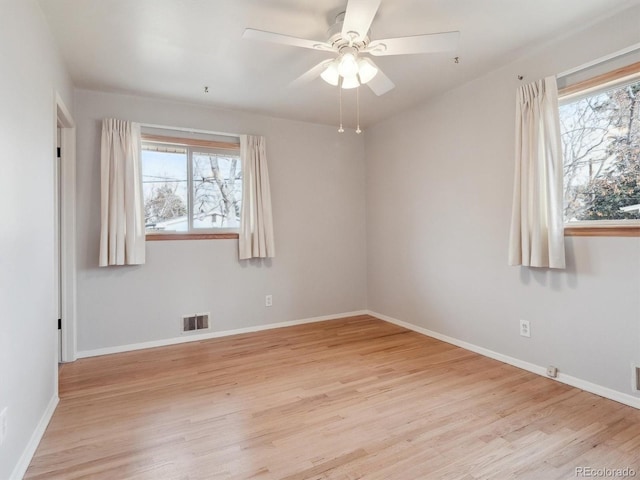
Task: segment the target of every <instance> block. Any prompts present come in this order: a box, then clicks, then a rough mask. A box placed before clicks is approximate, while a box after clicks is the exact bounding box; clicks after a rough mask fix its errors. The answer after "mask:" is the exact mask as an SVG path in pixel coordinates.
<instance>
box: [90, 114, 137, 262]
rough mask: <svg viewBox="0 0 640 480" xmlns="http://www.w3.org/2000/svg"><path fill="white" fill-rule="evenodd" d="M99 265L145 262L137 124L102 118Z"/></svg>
mask: <svg viewBox="0 0 640 480" xmlns="http://www.w3.org/2000/svg"><path fill="white" fill-rule="evenodd" d="M101 195H102V196H101V207H102V210H101V232H100V260H99V265H100V266H101V267H105V266H107V265H139V264H143V263H144V262H145V228H144V205H143V203H144V199H143V193H142V169H141V164H140V125H139V124H137V123H131V122H126V121H123V120H116V119H113V118H106V119H104V120H103V121H102V148H101Z"/></svg>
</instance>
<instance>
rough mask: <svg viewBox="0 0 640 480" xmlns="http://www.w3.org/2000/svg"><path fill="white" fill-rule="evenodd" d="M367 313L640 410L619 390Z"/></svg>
mask: <svg viewBox="0 0 640 480" xmlns="http://www.w3.org/2000/svg"><path fill="white" fill-rule="evenodd" d="M367 313H368V314H369V315H371V316H372V317H376V318H379V319H380V320H384V321H385V322H389V323H393V324H394V325H398V326H400V327H404V328H406V329H408V330H412V331H414V332H417V333H421V334H422V335H426V336H428V337H432V338H435V339H437V340H442V341H443V342H446V343H450V344H452V345H455V346H457V347H461V348H464V349H465V350H470V351H472V352H475V353H479V354H480V355H484V356H485V357H489V358H493V359H494V360H498V361H500V362H503V363H508V364H509V365H513V366H514V367H518V368H522V369H523V370H527V371H529V372H532V373H536V374H538V375H541V376H543V377H545V378H548V379H550V380H556V381H558V382H561V383H565V384H567V385H570V386H572V387H576V388H579V389H581V390H584V391H586V392H590V393H595V394H596V395H600V396H601V397H604V398H608V399H610V400H615V401H616V402H620V403H623V404H625V405H629V406H630V407H634V408H638V409H640V398H639V397H634V396H633V395H629V394H626V393H622V392H619V391H617V390H613V389H611V388H607V387H603V386H602V385H598V384H595V383H591V382H588V381H587V380H583V379H581V378H576V377H573V376H571V375H567V374H566V373H558V377H557V378H551V377H548V376H547V369H546V368H545V367H542V366H540V365H536V364H534V363H529V362H525V361H524V360H520V359H518V358H514V357H510V356H508V355H503V354H502V353H498V352H494V351H493V350H489V349H487V348H484V347H479V346H477V345H474V344H472V343H468V342H464V341H462V340H458V339H457V338H453V337H449V336H447V335H443V334H441V333H438V332H434V331H432V330H427V329H426V328H422V327H418V326H417V325H413V324H411V323H407V322H403V321H402V320H398V319H396V318H393V317H389V316H387V315H383V314H381V313H377V312H372V311H370V310H369V311H367Z"/></svg>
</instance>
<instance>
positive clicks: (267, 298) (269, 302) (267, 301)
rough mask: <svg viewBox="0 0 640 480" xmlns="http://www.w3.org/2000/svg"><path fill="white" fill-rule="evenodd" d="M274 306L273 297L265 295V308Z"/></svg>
mask: <svg viewBox="0 0 640 480" xmlns="http://www.w3.org/2000/svg"><path fill="white" fill-rule="evenodd" d="M272 305H273V295H265V297H264V306H265V307H270V306H272Z"/></svg>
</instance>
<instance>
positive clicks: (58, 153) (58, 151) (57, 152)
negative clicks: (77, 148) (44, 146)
mask: <svg viewBox="0 0 640 480" xmlns="http://www.w3.org/2000/svg"><path fill="white" fill-rule="evenodd" d="M56 154H57V156H58V158H60V147H58V149H57V151H56Z"/></svg>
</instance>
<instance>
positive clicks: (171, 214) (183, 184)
mask: <svg viewBox="0 0 640 480" xmlns="http://www.w3.org/2000/svg"><path fill="white" fill-rule="evenodd" d="M154 150H156V151H152V150H147V149H145V147H144V146H143V150H142V187H143V191H144V215H145V225H146V228H147V230H148V231H177V232H186V231H187V230H188V229H189V222H188V216H187V199H188V196H187V187H188V186H187V153H186V150H184V149H179V148H173V151H168V150H169V149H164V150H165V151H162V150H163V149H154ZM157 150H160V151H157Z"/></svg>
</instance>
